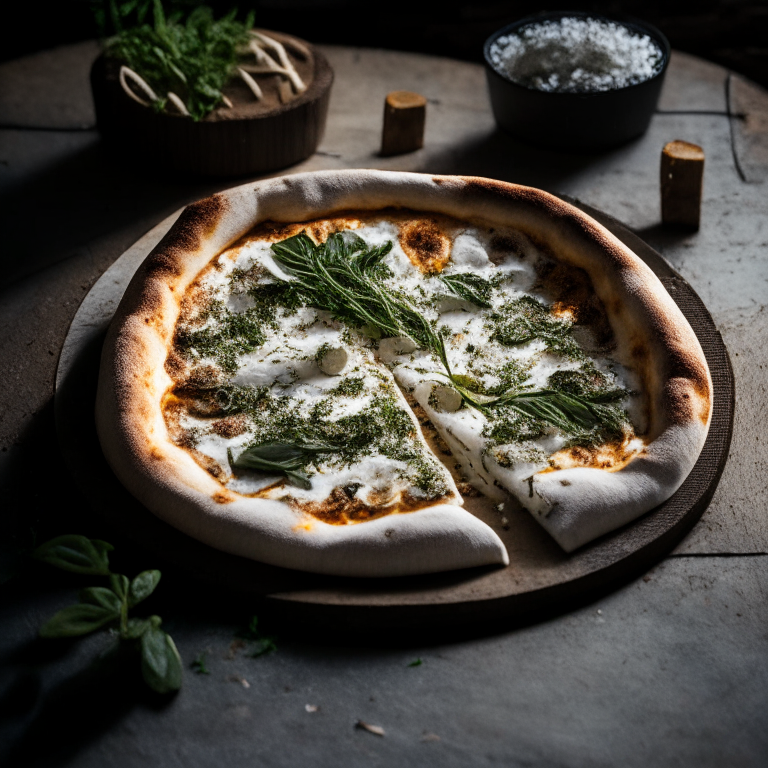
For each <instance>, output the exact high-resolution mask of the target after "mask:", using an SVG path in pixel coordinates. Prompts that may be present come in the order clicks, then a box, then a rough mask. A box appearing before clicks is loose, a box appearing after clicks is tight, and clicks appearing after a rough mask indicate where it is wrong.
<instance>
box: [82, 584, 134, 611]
mask: <svg viewBox="0 0 768 768" xmlns="http://www.w3.org/2000/svg"><path fill="white" fill-rule="evenodd" d="M79 598H80V602H81V603H84V604H88V605H97V606H99V607H100V608H106V610H108V611H112V612H113V613H115V614H117V613H120V608H121V607H122V604H123V601H122V600H121V599H120V598H119V597H118V596H117V595H116V594H115V593H114V592H113V591H112V590H111V589H107V588H106V587H86V588H85V589H81V590H80V595H79Z"/></svg>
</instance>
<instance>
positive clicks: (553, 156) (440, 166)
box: [418, 128, 640, 192]
mask: <svg viewBox="0 0 768 768" xmlns="http://www.w3.org/2000/svg"><path fill="white" fill-rule="evenodd" d="M639 141H640V139H636V140H634V141H632V142H629V145H631V144H633V143H638V142H639ZM627 146H628V145H624V146H622V147H619V148H615V149H609V150H603V151H600V152H589V153H587V152H582V153H575V152H561V151H556V150H552V149H546V148H543V147H536V146H533V145H531V144H526V143H524V142H521V141H518V140H517V139H515V138H513V137H512V136H510V135H508V134H506V133H504V131H502V130H500V129H499V128H495V129H494V130H492V131H490V132H488V133H486V134H483V135H479V136H477V137H476V138H475V139H473V140H470V141H465V142H463V143H461V144H456V145H446V146H442V147H439V148H435V149H429V151H427V152H425V153H424V160H423V163H422V165H421V166H420V167H419V168H418V170H419V171H421V172H423V173H441V174H458V175H466V176H484V177H487V178H490V179H500V180H502V181H508V182H512V183H514V184H523V185H525V186H531V187H538V188H540V189H544V190H547V191H549V192H559V191H564V188H566V187H567V186H568V181H569V180H570V179H572V178H576V177H580V176H582V175H583V174H584V172H585V171H586V170H587V169H589V168H592V167H598V166H601V165H610V164H611V163H613V157H614V156H615V155H617V154H621V153H624V152H626V147H627Z"/></svg>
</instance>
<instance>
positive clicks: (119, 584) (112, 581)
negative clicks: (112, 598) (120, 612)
mask: <svg viewBox="0 0 768 768" xmlns="http://www.w3.org/2000/svg"><path fill="white" fill-rule="evenodd" d="M130 583H131V582H130V581H129V580H128V577H127V576H123V575H122V574H119V573H111V574H110V575H109V586H110V587H111V588H112V591H113V592H114V593H115V594H116V595H117V596H118V597H119V598H120V599H121V600H125V598H126V596H127V595H128V586H129V585H130Z"/></svg>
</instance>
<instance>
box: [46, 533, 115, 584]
mask: <svg viewBox="0 0 768 768" xmlns="http://www.w3.org/2000/svg"><path fill="white" fill-rule="evenodd" d="M112 548H113V547H112V545H111V544H107V542H105V541H98V540H91V539H88V538H86V537H85V536H78V535H74V534H73V535H67V536H57V537H56V538H55V539H51V540H50V541H47V542H45V544H41V545H40V546H39V547H38V548H37V549H36V550H35V551H34V552H33V553H32V555H33V557H35V558H36V559H37V560H42V561H43V562H44V563H48V564H49V565H53V566H55V567H56V568H61V569H62V570H65V571H70V572H72V573H82V574H90V575H94V576H108V575H109V557H108V556H107V553H108V552H110V551H111V550H112Z"/></svg>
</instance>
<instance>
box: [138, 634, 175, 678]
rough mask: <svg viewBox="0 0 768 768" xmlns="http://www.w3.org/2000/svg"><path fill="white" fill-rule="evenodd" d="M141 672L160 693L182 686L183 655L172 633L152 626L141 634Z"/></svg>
mask: <svg viewBox="0 0 768 768" xmlns="http://www.w3.org/2000/svg"><path fill="white" fill-rule="evenodd" d="M141 674H142V676H143V677H144V682H146V684H147V685H148V686H149V687H150V688H152V690H153V691H157V692H158V693H170V692H171V691H177V690H178V689H179V688H180V687H181V677H182V665H181V657H180V656H179V652H178V650H176V645H175V644H174V642H173V640H172V639H171V637H170V635H168V634H166V633H165V632H163V630H162V629H160V628H159V627H155V626H150V627H149V628H147V630H146V631H145V632H144V634H143V635H142V636H141Z"/></svg>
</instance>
